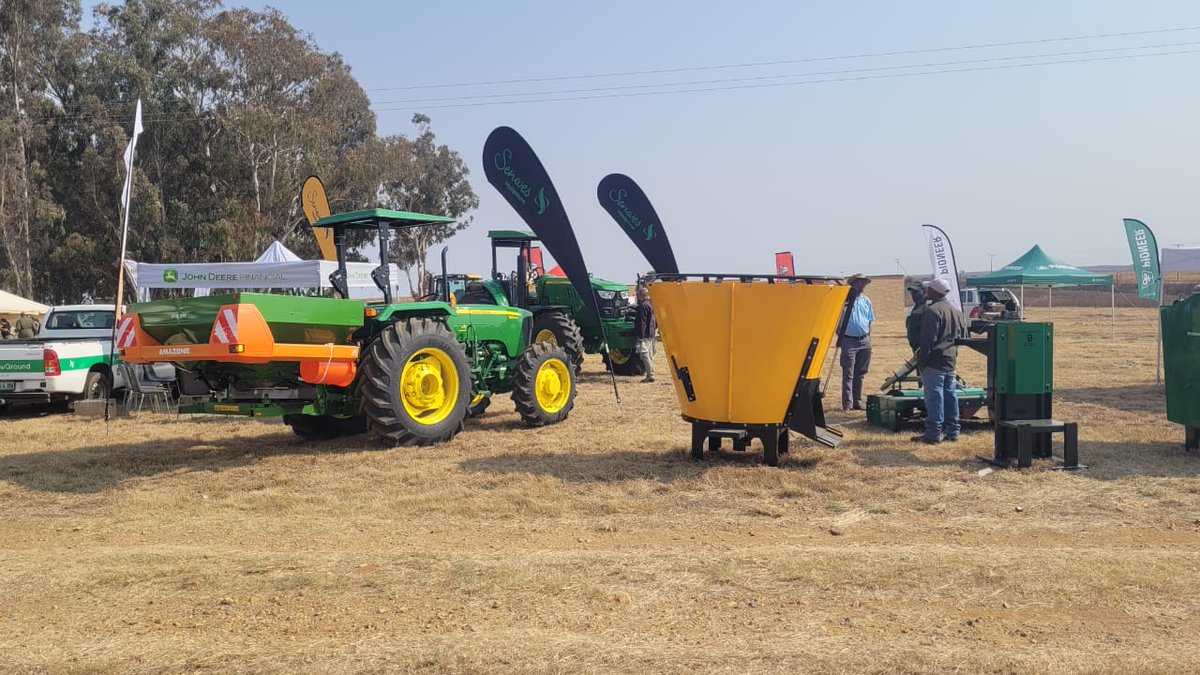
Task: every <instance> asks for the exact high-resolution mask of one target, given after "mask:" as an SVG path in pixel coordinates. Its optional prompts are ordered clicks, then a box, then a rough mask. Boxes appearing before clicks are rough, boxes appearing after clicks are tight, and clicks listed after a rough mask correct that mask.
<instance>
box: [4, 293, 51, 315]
mask: <svg viewBox="0 0 1200 675" xmlns="http://www.w3.org/2000/svg"><path fill="white" fill-rule="evenodd" d="M48 311H50V308H49V307H47V306H46V305H43V304H42V303H40V302H34V301H33V300H26V299H25V298H22V297H21V296H19V295H13V294H12V293H9V292H8V291H0V317H4V318H5V319H8V320H9V321H10V322H11V321H16V320H17V318H18V317H20V316H21V313H22V312H29V313H31V314H34V315H37V316H41V315H43V314H45V313H46V312H48Z"/></svg>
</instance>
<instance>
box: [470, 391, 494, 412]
mask: <svg viewBox="0 0 1200 675" xmlns="http://www.w3.org/2000/svg"><path fill="white" fill-rule="evenodd" d="M477 399H478V400H477ZM491 404H492V395H491V394H477V395H472V396H471V400H470V402H468V403H467V417H480V416H481V415H483V413H484V412H486V411H487V409H488V406H490V405H491Z"/></svg>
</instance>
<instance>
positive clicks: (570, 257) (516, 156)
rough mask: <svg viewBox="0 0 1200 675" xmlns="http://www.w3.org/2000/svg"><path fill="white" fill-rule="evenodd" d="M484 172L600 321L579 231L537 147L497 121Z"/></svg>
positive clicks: (489, 140)
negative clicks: (536, 150)
mask: <svg viewBox="0 0 1200 675" xmlns="http://www.w3.org/2000/svg"><path fill="white" fill-rule="evenodd" d="M483 173H484V174H485V175H486V176H487V179H488V182H489V183H491V184H492V187H494V188H496V189H497V190H498V191H499V192H500V194H501V195H503V196H504V198H505V199H506V200H508V203H509V204H510V205H511V206H512V207H513V208H514V209H516V211H517V214H519V215H520V216H521V219H522V220H524V221H525V223H526V224H527V225H529V229H531V230H533V232H534V234H536V235H537V236H538V238H539V239H541V240H542V245H543V246H545V247H546V250H547V251H549V252H550V255H551V256H552V257H553V258H554V260H555V261H556V262H557V263H558V264H559V266H560V267H562V269H563V272H564V273H565V274H566V275H567V278H568V279H570V280H571V285H573V286H574V287H575V291H576V292H578V293H579V296H580V298H581V299H582V300H583V303H584V305H586V306H587V308H588V309H589V310H590V313H591V314H592V315H593V317H594V319H595V321H596V323H597V324H600V308H599V306H598V305H597V304H596V294H595V293H594V292H593V291H592V283H591V278H590V277H589V275H588V270H587V265H586V264H585V263H584V262H583V253H581V252H580V250H579V242H578V241H577V240H576V239H575V231H574V230H573V229H571V221H570V220H568V219H567V210H566V209H565V208H563V204H562V200H560V199H559V198H558V191H557V190H555V189H554V184H553V183H551V182H550V175H549V174H548V173H546V169H545V167H543V166H542V162H541V160H540V159H538V156H537V154H536V153H534V151H533V148H531V147H529V143H527V142H525V139H524V138H522V137H521V134H518V133H517V132H516V131H514V130H513V129H511V128H510V127H496V129H494V130H493V131H492V133H491V134H489V135H488V137H487V140H486V141H484V144H483Z"/></svg>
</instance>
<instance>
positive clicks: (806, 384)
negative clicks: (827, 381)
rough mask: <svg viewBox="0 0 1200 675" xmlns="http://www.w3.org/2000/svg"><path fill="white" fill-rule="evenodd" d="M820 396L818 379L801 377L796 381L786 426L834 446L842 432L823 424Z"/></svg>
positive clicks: (839, 439)
mask: <svg viewBox="0 0 1200 675" xmlns="http://www.w3.org/2000/svg"><path fill="white" fill-rule="evenodd" d="M822 396H823V395H822V393H821V381H820V380H806V379H801V380H800V381H799V382H797V383H796V391H795V393H793V394H792V403H791V405H790V406H789V408H788V421H787V426H788V427H790V428H791V430H792V431H795V432H796V433H798V434H802V435H804V436H807V437H809V438H811V439H812V440H814V441H816V442H818V443H820V444H821V445H824V446H827V447H830V448H836V447H837V446H838V444H839V443H841V442H842V432H841V431H840V430H838V429H834V428H833V427H829V426H826V425H825V409H824V408H823V407H822V406H821V398H822Z"/></svg>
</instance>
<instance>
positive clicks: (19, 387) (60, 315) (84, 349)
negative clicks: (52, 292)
mask: <svg viewBox="0 0 1200 675" xmlns="http://www.w3.org/2000/svg"><path fill="white" fill-rule="evenodd" d="M114 316H115V312H114V308H113V306H112V305H62V306H58V307H54V308H52V309H51V310H50V312H49V313H48V314H46V317H45V320H44V321H43V322H42V329H41V331H40V332H39V333H38V336H37V337H36V338H34V339H32V340H0V411H3V410H4V409H6V408H8V407H9V406H10V405H12V404H14V403H55V402H68V401H73V400H76V399H81V398H105V397H107V396H108V395H109V394H110V393H111V392H112V391H113V390H114V389H120V388H122V387H124V386H125V379H124V377H123V375H122V373H121V369H120V368H116V367H114V365H113V363H112V360H111V359H110V357H109V354H110V353H111V351H110V348H111V340H112V328H113V319H114ZM118 363H119V360H118ZM137 370H138V372H139V373H140V375H141V377H142V378H143V379H144V380H145V381H146V382H164V381H173V380H174V379H175V372H174V367H173V366H172V365H171V364H169V363H165V364H156V365H155V366H153V368H152V369H148V368H144V367H138V368H137Z"/></svg>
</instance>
